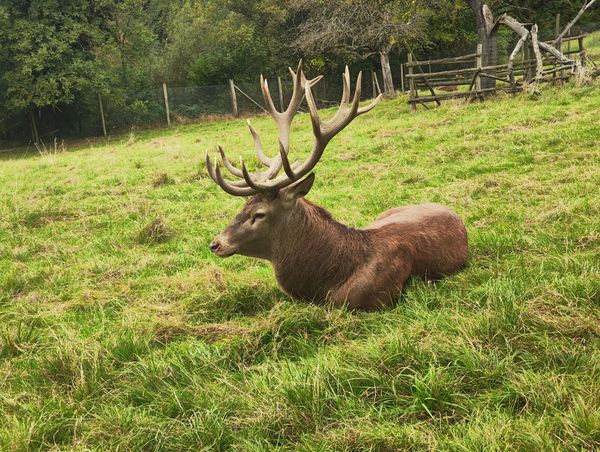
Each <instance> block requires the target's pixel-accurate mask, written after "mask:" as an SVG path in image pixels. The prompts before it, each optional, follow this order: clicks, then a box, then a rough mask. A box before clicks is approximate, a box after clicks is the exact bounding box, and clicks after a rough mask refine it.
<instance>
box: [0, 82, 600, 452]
mask: <svg viewBox="0 0 600 452" xmlns="http://www.w3.org/2000/svg"><path fill="white" fill-rule="evenodd" d="M599 101H600V86H599V85H598V84H595V85H591V86H586V87H581V88H574V87H572V86H569V85H565V86H562V87H548V88H546V89H544V90H543V91H542V92H541V94H540V95H539V97H538V98H536V99H534V98H532V97H530V96H528V95H526V94H523V95H516V96H514V97H508V96H507V97H506V98H504V99H498V100H497V101H494V102H486V103H482V104H479V103H471V104H464V103H462V102H456V103H445V104H444V105H443V106H442V107H441V108H437V109H432V110H428V111H425V110H420V111H419V112H418V113H417V114H410V113H409V110H408V106H407V104H406V99H405V98H403V97H401V98H399V99H396V100H393V101H386V102H383V103H382V104H380V105H379V106H378V107H377V108H376V109H375V110H374V111H373V112H371V113H369V114H368V115H365V116H361V117H360V118H358V119H357V120H356V121H355V122H354V123H352V124H351V125H350V126H349V128H348V129H347V130H346V131H344V132H343V133H342V134H341V135H340V136H339V137H337V138H336V139H334V140H333V141H332V142H331V143H330V145H329V147H328V149H327V151H326V153H325V155H324V157H323V159H322V161H321V162H320V163H319V165H318V167H317V169H316V176H317V178H316V183H315V187H314V188H313V190H312V191H311V194H310V196H309V197H310V199H311V200H312V201H314V202H317V203H319V204H321V205H323V206H324V207H326V208H327V209H329V210H330V211H331V212H332V214H333V216H334V217H335V218H336V219H338V220H340V221H343V222H345V223H347V224H350V225H353V226H357V227H361V226H365V225H366V224H368V223H369V222H371V221H372V220H373V218H375V217H376V216H377V215H378V214H379V213H381V211H382V210H384V209H387V208H390V207H393V206H397V205H405V204H411V203H419V202H426V201H437V202H442V203H444V204H446V205H448V206H450V207H451V208H452V209H454V210H455V211H457V212H458V213H459V214H460V215H461V217H463V218H464V219H465V222H466V225H467V229H468V232H469V243H470V259H469V263H468V266H467V268H466V269H464V270H463V271H462V272H460V273H458V274H456V275H453V276H450V277H448V278H445V279H443V280H441V281H439V282H436V283H435V284H425V283H422V282H420V281H417V280H413V281H411V282H410V284H409V285H408V287H407V288H406V290H405V292H404V294H403V295H402V296H401V297H400V299H399V300H398V303H397V305H396V306H395V307H394V308H392V309H388V310H383V311H381V312H375V313H350V312H347V311H344V310H339V309H330V308H327V307H319V306H313V305H309V304H305V303H301V302H297V301H293V300H290V299H289V298H287V297H286V296H285V295H283V294H282V293H281V292H280V291H279V290H278V289H277V286H276V283H275V278H274V275H273V272H272V270H271V268H270V266H269V265H268V264H266V263H264V262H261V261H258V260H254V259H249V258H244V257H241V256H236V257H232V258H230V259H226V260H221V259H218V258H216V257H215V256H213V255H212V254H211V253H210V252H209V250H208V244H209V243H210V241H211V239H212V237H214V235H215V234H217V233H218V232H219V231H220V230H221V229H222V228H223V227H224V226H225V225H226V224H227V222H228V221H229V220H230V218H231V217H232V216H233V214H234V213H235V211H236V210H237V209H239V208H240V207H241V205H242V202H243V201H242V200H241V199H237V198H234V197H231V196H228V195H226V194H225V193H223V192H222V191H221V190H220V189H219V188H218V187H216V186H215V184H214V183H212V181H211V180H210V179H209V177H208V176H207V175H206V173H205V169H204V167H203V165H202V164H201V160H202V156H201V151H202V150H203V149H214V148H215V147H216V144H217V143H221V144H222V145H223V146H224V147H225V148H226V149H228V150H231V151H232V152H234V153H235V152H239V153H240V154H241V155H243V156H244V158H245V159H246V161H252V158H253V154H254V153H253V151H252V139H251V137H250V135H249V133H248V130H247V127H246V125H245V123H244V121H243V120H241V119H240V120H227V121H226V120H221V121H214V122H206V123H199V124H195V125H189V126H177V127H174V128H172V129H170V130H169V131H160V132H157V131H148V132H145V133H138V134H136V135H133V134H132V135H130V136H120V137H113V138H111V139H110V140H108V141H104V140H102V141H101V142H93V141H92V142H89V143H87V144H81V143H79V144H75V143H73V144H71V143H67V149H68V151H67V152H61V153H58V154H51V155H43V156H40V155H38V153H37V152H31V151H30V152H29V153H14V154H0V155H1V157H0V159H1V160H2V162H1V165H0V323H1V325H0V366H1V368H2V379H0V419H2V422H0V449H2V450H31V449H40V450H58V449H60V450H72V449H76V450H162V449H165V450H202V449H206V450H218V449H221V450H236V449H237V450H271V449H281V450H348V451H354V450H429V449H435V450H554V449H565V450H594V449H598V448H600V433H599V432H600V430H599V426H600V423H599V422H600V419H599V413H600V375H599V369H600V328H599V324H598V318H599V316H600V267H599V262H598V252H599V246H598V243H599V238H600V236H599V231H600V192H599V191H598V186H599V184H600V166H599V164H598V159H597V154H598V151H597V141H598V135H599V134H600V124H599V123H598V104H599ZM322 114H323V117H330V116H331V115H332V114H333V111H324V112H323V113H322ZM253 122H254V126H255V127H256V128H257V129H258V130H260V131H261V135H262V138H263V143H264V144H265V145H266V146H268V144H269V143H271V145H272V147H270V148H267V149H271V152H270V155H274V153H276V152H277V151H276V149H277V146H276V143H277V131H276V128H275V127H274V125H273V124H272V121H271V119H270V118H268V117H267V116H266V115H265V116H259V117H256V118H255V120H254V121H253ZM312 138H313V137H312V131H311V125H310V118H309V115H307V114H300V115H298V116H297V117H296V119H295V123H294V127H293V143H294V147H293V149H292V152H294V154H295V155H294V158H296V157H298V158H302V157H303V156H306V155H307V152H308V150H309V148H310V145H311V143H312Z"/></svg>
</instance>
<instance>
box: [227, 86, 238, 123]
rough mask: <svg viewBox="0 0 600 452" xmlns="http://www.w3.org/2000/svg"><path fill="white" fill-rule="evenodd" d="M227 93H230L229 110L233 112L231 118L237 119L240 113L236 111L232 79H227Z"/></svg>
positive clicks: (236, 105) (236, 104)
mask: <svg viewBox="0 0 600 452" xmlns="http://www.w3.org/2000/svg"><path fill="white" fill-rule="evenodd" d="M229 91H230V92H231V108H232V110H233V116H235V117H236V118H237V117H239V116H240V111H239V110H238V103H237V97H236V96H235V83H233V80H232V79H229Z"/></svg>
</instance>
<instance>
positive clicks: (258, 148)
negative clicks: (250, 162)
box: [246, 119, 273, 166]
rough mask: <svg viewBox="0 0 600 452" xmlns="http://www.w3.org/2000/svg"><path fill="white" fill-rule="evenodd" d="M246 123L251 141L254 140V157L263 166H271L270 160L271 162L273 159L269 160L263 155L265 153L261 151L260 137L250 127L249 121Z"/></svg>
mask: <svg viewBox="0 0 600 452" xmlns="http://www.w3.org/2000/svg"><path fill="white" fill-rule="evenodd" d="M246 122H247V123H248V128H249V129H250V133H251V134H252V139H253V140H254V148H255V149H256V156H257V157H258V160H260V162H261V163H262V164H263V165H265V166H269V165H271V160H273V159H271V158H269V157H267V156H266V155H265V153H264V151H263V146H262V142H261V141H260V137H259V136H258V133H257V132H256V129H255V128H254V127H252V123H251V122H250V120H249V119H248V120H247V121H246Z"/></svg>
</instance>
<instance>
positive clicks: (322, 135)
mask: <svg viewBox="0 0 600 452" xmlns="http://www.w3.org/2000/svg"><path fill="white" fill-rule="evenodd" d="M343 78H344V81H345V82H346V84H347V85H348V89H347V90H346V92H345V93H344V94H343V95H342V102H341V105H340V108H339V110H338V112H337V113H336V114H335V116H334V117H333V118H332V119H331V121H329V122H327V123H322V122H321V119H320V118H319V112H318V108H317V104H316V102H315V99H314V96H313V94H312V89H311V88H312V86H311V84H310V83H307V84H306V86H305V94H306V102H307V104H308V109H309V112H310V119H311V123H312V128H313V134H314V136H315V141H314V144H313V149H312V152H311V154H310V156H309V157H308V159H307V160H306V161H305V162H304V163H303V164H302V165H301V166H300V168H298V169H297V170H295V171H293V172H292V174H287V171H286V176H285V177H278V178H277V179H275V180H272V181H269V182H270V183H269V184H268V185H267V186H268V187H270V189H271V190H276V189H281V188H284V187H286V186H288V185H290V184H291V183H293V182H294V180H298V179H300V178H302V177H304V176H306V175H307V174H308V173H309V172H310V171H312V169H313V168H314V167H315V166H316V164H317V163H318V162H319V160H320V159H321V157H322V155H323V152H324V151H325V148H326V147H327V144H328V143H329V141H331V139H332V138H333V137H334V136H335V135H337V134H338V133H339V132H340V131H341V130H342V129H343V128H344V127H346V126H347V125H348V124H350V122H352V120H353V119H354V118H356V117H357V116H359V115H360V114H362V113H366V112H367V111H369V110H371V109H372V108H373V107H374V106H375V105H376V104H377V103H378V102H379V100H380V99H381V96H379V97H377V98H376V99H375V100H374V101H373V102H372V103H371V104H370V105H368V106H367V107H365V108H362V109H360V108H359V104H360V94H361V82H362V72H360V73H359V74H358V77H357V79H356V89H355V91H354V98H353V99H352V102H351V103H350V104H349V105H348V101H349V100H350V89H349V88H350V86H349V85H350V83H349V80H350V74H349V70H346V71H345V72H344V75H343ZM281 147H282V146H281V144H280V148H281ZM283 152H284V149H280V154H282V153H283ZM292 175H293V176H294V179H292V177H291V176H292ZM259 188H260V189H263V186H262V185H261V186H259Z"/></svg>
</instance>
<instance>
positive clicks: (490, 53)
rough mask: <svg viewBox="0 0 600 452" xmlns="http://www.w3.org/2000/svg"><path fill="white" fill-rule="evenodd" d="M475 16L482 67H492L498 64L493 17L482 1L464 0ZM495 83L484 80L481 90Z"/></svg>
mask: <svg viewBox="0 0 600 452" xmlns="http://www.w3.org/2000/svg"><path fill="white" fill-rule="evenodd" d="M466 2H467V4H468V5H469V7H470V8H471V10H472V11H473V14H474V15H475V25H476V27H477V36H478V37H479V42H480V43H481V44H482V48H483V49H482V51H483V55H482V63H483V66H494V65H496V64H497V63H498V28H497V27H495V26H494V15H493V13H492V10H491V9H490V7H489V6H488V5H487V4H485V3H484V0H466ZM495 84H496V81H495V80H494V79H490V78H484V79H483V80H482V81H481V86H482V88H490V87H493V86H495Z"/></svg>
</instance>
